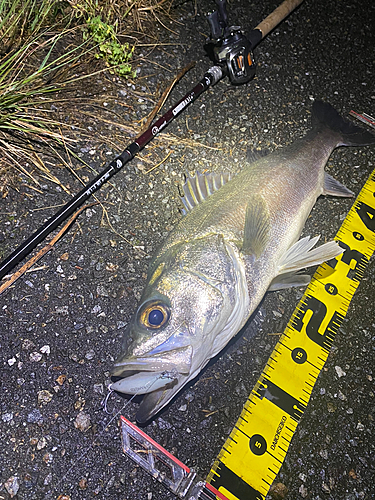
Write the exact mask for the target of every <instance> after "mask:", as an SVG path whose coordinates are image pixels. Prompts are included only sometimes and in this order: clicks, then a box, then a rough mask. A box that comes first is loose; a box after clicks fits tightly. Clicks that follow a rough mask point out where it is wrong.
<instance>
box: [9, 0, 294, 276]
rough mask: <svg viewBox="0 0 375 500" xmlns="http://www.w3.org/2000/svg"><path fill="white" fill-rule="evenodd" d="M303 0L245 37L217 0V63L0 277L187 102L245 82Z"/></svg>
mask: <svg viewBox="0 0 375 500" xmlns="http://www.w3.org/2000/svg"><path fill="white" fill-rule="evenodd" d="M302 2H303V0H285V1H284V2H283V3H282V4H281V5H280V6H279V7H278V8H277V9H276V10H275V11H273V12H272V13H271V14H270V15H269V16H268V17H267V18H266V19H265V20H264V21H262V22H261V23H260V24H259V25H258V26H257V27H256V28H255V29H253V30H251V31H250V32H249V33H248V35H247V36H245V35H244V32H243V31H242V30H241V28H240V27H239V26H229V25H228V16H227V11H226V0H216V5H217V8H218V10H217V11H215V12H214V13H213V14H211V15H210V16H208V21H209V24H210V28H211V38H210V41H209V44H211V46H212V47H213V56H214V61H215V63H216V65H215V66H213V67H212V68H210V69H209V70H208V71H207V73H205V75H204V76H203V78H202V79H201V80H200V82H199V83H198V84H197V85H196V86H195V87H194V88H193V89H192V90H191V91H190V92H188V93H187V94H186V95H185V96H184V97H183V98H182V99H180V100H179V101H178V102H177V103H176V104H175V105H174V106H173V107H172V108H170V109H169V110H168V111H167V112H166V113H165V114H164V115H163V116H162V117H161V118H159V119H158V120H156V121H155V123H153V124H152V125H151V126H150V127H149V128H148V129H147V130H146V131H145V132H144V133H143V134H141V135H140V136H139V137H138V138H137V139H136V140H135V141H134V142H132V143H131V144H130V145H129V146H128V147H127V148H126V149H125V150H124V151H123V152H122V153H121V154H120V155H119V156H118V157H117V158H115V159H114V160H113V161H111V163H110V164H109V165H108V166H107V167H106V168H105V169H104V170H103V171H102V172H101V173H100V174H98V175H97V176H96V177H95V178H94V179H92V180H91V182H89V183H88V184H87V185H86V186H85V187H84V188H83V189H82V190H81V191H80V192H79V193H78V194H76V195H75V196H74V197H73V198H72V199H71V200H70V201H69V202H68V203H66V204H65V205H64V206H63V207H62V208H61V209H60V210H59V211H58V212H57V213H56V214H54V215H53V216H52V217H51V218H50V219H48V220H47V221H46V222H45V223H44V224H43V225H42V226H41V227H40V228H39V229H38V230H37V231H35V233H34V234H32V235H31V236H30V238H28V239H27V240H26V241H24V242H23V243H22V244H21V245H20V246H19V247H18V248H16V250H14V252H13V253H12V254H11V255H9V256H8V257H7V258H6V259H4V260H3V261H2V262H1V263H0V280H1V279H2V278H3V277H4V276H6V275H7V274H8V273H9V272H10V271H11V270H12V269H13V268H14V267H15V266H16V265H17V264H18V263H19V262H20V261H21V260H23V259H24V258H25V257H26V256H27V255H28V254H29V253H30V252H32V250H34V248H35V247H36V246H37V245H38V244H39V243H40V242H42V241H43V240H44V239H45V238H46V237H47V236H48V235H49V234H50V233H51V232H52V231H54V230H55V229H56V228H57V227H58V226H59V225H60V224H61V223H62V222H64V221H65V220H66V219H68V217H70V216H71V215H72V214H73V213H74V212H75V211H76V210H77V208H79V207H80V206H81V205H83V203H84V202H85V201H86V200H87V199H88V198H90V196H91V195H92V194H93V193H95V192H96V191H98V189H100V188H101V186H102V185H103V184H104V183H105V182H107V181H108V180H109V179H110V178H111V177H113V176H114V175H115V174H117V172H119V171H120V170H121V169H122V168H123V167H124V165H126V164H127V163H128V162H129V161H130V160H132V159H133V158H134V156H135V155H136V154H137V153H138V152H139V151H140V150H141V149H143V148H144V147H145V146H146V145H147V144H148V143H149V142H150V141H151V140H152V139H153V138H154V137H155V136H156V135H157V134H158V133H159V132H160V131H161V130H163V129H164V128H165V127H166V126H167V125H168V124H169V123H170V122H171V121H172V120H173V119H174V118H176V117H177V116H178V115H179V114H180V113H181V112H182V111H183V110H184V109H185V108H186V107H187V106H188V105H189V104H191V103H192V102H194V101H195V100H196V99H197V98H198V97H199V96H200V95H201V94H202V92H204V91H205V90H207V89H208V88H209V87H211V86H212V85H214V84H215V83H217V82H218V81H219V80H221V79H222V78H223V77H224V76H228V77H229V79H230V81H231V83H233V84H242V83H246V82H248V81H249V80H250V79H251V78H253V76H254V74H255V63H254V57H253V54H252V50H253V48H254V47H255V46H256V45H257V44H258V43H259V42H260V41H261V40H262V39H263V38H264V37H265V36H266V35H267V34H268V33H269V32H270V31H271V30H272V29H273V28H275V26H277V25H278V24H279V23H280V22H281V21H282V20H283V19H284V18H285V17H286V16H287V15H289V13H290V12H291V11H292V10H294V9H295V8H296V7H297V6H298V5H300V4H301V3H302Z"/></svg>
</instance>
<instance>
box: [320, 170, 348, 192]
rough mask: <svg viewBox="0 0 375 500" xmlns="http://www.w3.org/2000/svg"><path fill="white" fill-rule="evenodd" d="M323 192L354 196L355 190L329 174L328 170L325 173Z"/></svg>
mask: <svg viewBox="0 0 375 500" xmlns="http://www.w3.org/2000/svg"><path fill="white" fill-rule="evenodd" d="M323 194H324V195H330V196H341V197H346V198H349V197H352V196H354V193H353V191H350V189H348V188H347V187H346V186H344V185H343V184H341V182H339V181H337V180H336V179H334V178H333V177H332V176H331V175H329V174H327V172H325V173H324V186H323Z"/></svg>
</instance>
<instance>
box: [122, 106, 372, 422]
mask: <svg viewBox="0 0 375 500" xmlns="http://www.w3.org/2000/svg"><path fill="white" fill-rule="evenodd" d="M312 122H313V126H312V129H311V130H310V131H309V132H308V133H307V134H306V135H305V137H303V138H301V139H297V140H296V141H295V142H293V143H292V144H291V145H289V146H287V147H284V148H280V149H277V150H276V151H275V152H273V153H271V154H269V155H267V156H264V155H263V154H261V155H260V156H261V157H260V158H259V159H257V160H255V161H252V162H250V163H247V164H245V165H244V166H243V168H242V170H241V171H240V172H239V173H238V174H237V175H236V176H234V177H233V178H232V179H230V177H229V175H228V174H223V175H219V174H208V175H206V176H202V175H201V174H197V176H196V177H195V178H189V179H188V180H187V182H186V184H185V186H184V193H185V203H184V204H185V207H186V209H187V214H186V216H185V217H184V218H182V220H181V221H180V222H179V224H177V226H176V228H175V229H174V230H172V231H171V233H170V234H169V235H168V236H167V238H166V240H165V241H164V243H163V244H162V245H161V246H160V247H159V249H158V250H157V251H156V253H155V255H154V257H153V259H152V261H151V263H150V267H149V273H148V278H147V284H146V287H145V289H144V292H143V295H142V297H141V300H140V304H139V307H138V309H137V311H136V313H135V315H134V317H133V318H132V320H131V322H130V323H129V325H128V326H127V328H126V331H125V334H124V338H123V343H122V352H121V355H120V356H119V358H118V359H117V361H116V362H115V364H114V367H113V370H112V375H113V377H114V383H113V385H112V388H113V389H115V390H118V391H120V392H124V393H129V394H144V395H145V396H144V398H143V401H142V403H141V405H140V407H139V410H138V413H137V417H136V418H137V420H138V421H139V422H141V423H144V422H146V421H147V420H149V419H150V418H152V417H153V416H154V415H156V413H157V412H158V411H159V410H161V409H162V408H163V407H164V406H165V405H167V404H168V403H169V402H170V401H171V399H172V398H173V397H174V396H175V395H176V394H177V392H178V391H179V390H180V389H181V388H182V387H183V386H184V385H185V384H186V383H187V382H189V381H190V380H192V379H193V378H194V377H195V376H197V375H198V373H199V372H200V371H201V370H202V368H203V367H204V366H205V365H206V364H207V363H208V361H209V360H210V359H211V358H212V357H213V356H215V355H216V354H217V353H218V352H220V350H221V349H222V348H223V347H224V346H225V345H226V344H227V343H228V342H229V340H230V339H231V338H232V337H233V336H234V335H235V334H236V333H238V331H239V330H240V329H241V328H242V327H243V326H244V324H245V323H246V321H247V320H248V318H249V317H250V316H251V314H252V313H253V312H254V311H255V310H256V308H257V306H258V305H259V303H260V301H261V300H262V298H263V296H264V294H265V293H266V292H267V290H276V289H282V288H287V287H289V286H303V285H306V284H307V283H308V281H309V276H308V275H306V274H300V273H299V271H300V270H302V269H304V268H306V267H310V266H313V265H317V264H320V263H321V262H323V261H325V260H329V259H332V258H334V257H336V256H337V255H339V254H340V253H342V251H343V249H342V248H340V247H339V245H338V244H337V243H336V242H333V241H332V242H328V243H325V244H323V245H321V246H319V247H316V248H314V246H315V244H316V242H317V240H318V237H314V238H312V239H310V238H309V237H306V238H302V239H301V240H299V241H298V238H299V236H300V234H301V232H302V229H303V226H304V224H305V222H306V219H307V217H308V216H309V213H310V211H311V209H312V207H313V206H314V204H315V201H316V199H317V198H318V197H319V196H320V195H322V194H328V195H335V196H352V195H353V193H352V192H351V191H350V190H348V189H347V188H346V187H345V186H343V185H342V184H340V183H339V182H338V181H336V180H335V179H333V178H332V177H331V176H329V175H328V174H326V173H325V171H324V166H325V164H326V163H327V161H328V158H329V156H330V154H331V153H332V151H333V150H334V149H335V148H336V147H337V146H340V145H350V146H361V145H366V144H373V143H375V136H374V135H373V134H371V133H370V132H367V131H364V130H362V129H360V128H359V127H357V126H355V125H354V124H351V123H349V122H347V121H345V120H344V119H343V118H341V116H340V115H339V114H338V113H337V112H336V111H335V110H334V109H333V108H332V106H330V105H329V104H326V103H322V102H319V101H315V102H314V104H313V110H312Z"/></svg>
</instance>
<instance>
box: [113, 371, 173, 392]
mask: <svg viewBox="0 0 375 500" xmlns="http://www.w3.org/2000/svg"><path fill="white" fill-rule="evenodd" d="M174 380H177V372H176V371H165V370H164V371H162V372H150V371H144V372H138V373H136V374H133V375H129V376H128V377H124V378H122V379H120V380H117V382H114V383H113V384H111V386H110V387H111V389H112V390H114V391H117V392H122V393H124V394H132V395H135V394H147V393H149V392H153V391H156V390H158V389H161V388H163V387H165V386H166V385H168V384H170V383H172V382H173V381H174Z"/></svg>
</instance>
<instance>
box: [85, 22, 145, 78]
mask: <svg viewBox="0 0 375 500" xmlns="http://www.w3.org/2000/svg"><path fill="white" fill-rule="evenodd" d="M83 37H84V39H85V40H88V39H89V38H91V39H92V40H93V42H95V43H96V44H97V46H98V52H97V53H96V54H95V57H96V58H97V59H99V58H102V59H104V60H105V62H106V64H107V66H108V67H109V71H110V73H117V74H118V75H120V76H125V77H127V76H131V77H133V78H135V76H136V72H135V71H133V70H132V67H131V65H130V64H129V61H130V59H131V58H132V55H133V52H134V47H132V48H130V46H129V44H128V43H124V44H120V43H119V41H118V39H117V36H116V32H115V29H114V27H113V26H112V25H111V24H107V23H106V22H104V21H102V18H101V16H95V17H92V18H89V19H88V20H87V31H85V32H84V35H83Z"/></svg>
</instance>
